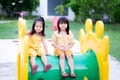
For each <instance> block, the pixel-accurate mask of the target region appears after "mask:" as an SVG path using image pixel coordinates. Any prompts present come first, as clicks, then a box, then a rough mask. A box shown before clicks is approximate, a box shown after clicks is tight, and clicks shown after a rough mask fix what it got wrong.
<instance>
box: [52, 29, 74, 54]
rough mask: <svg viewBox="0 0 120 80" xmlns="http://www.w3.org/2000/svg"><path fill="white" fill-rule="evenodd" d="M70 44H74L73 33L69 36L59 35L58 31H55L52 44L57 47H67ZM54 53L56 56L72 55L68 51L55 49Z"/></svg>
mask: <svg viewBox="0 0 120 80" xmlns="http://www.w3.org/2000/svg"><path fill="white" fill-rule="evenodd" d="M70 43H74V37H73V33H72V32H71V31H70V32H69V35H61V34H58V31H55V32H54V33H53V36H52V44H56V45H59V46H63V47H66V46H68V45H69V44H70ZM54 53H55V55H56V56H59V55H60V54H61V53H64V54H72V51H71V50H67V51H66V52H62V51H61V50H59V49H54Z"/></svg>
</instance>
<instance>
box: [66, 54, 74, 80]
mask: <svg viewBox="0 0 120 80" xmlns="http://www.w3.org/2000/svg"><path fill="white" fill-rule="evenodd" d="M66 57H67V59H68V64H69V66H70V69H71V74H70V76H71V77H73V78H75V77H76V76H75V74H74V62H73V59H72V56H71V54H67V55H66Z"/></svg>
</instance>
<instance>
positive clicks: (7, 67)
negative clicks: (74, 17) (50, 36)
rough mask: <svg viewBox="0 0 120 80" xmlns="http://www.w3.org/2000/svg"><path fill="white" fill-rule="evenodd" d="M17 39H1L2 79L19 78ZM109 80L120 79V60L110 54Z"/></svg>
mask: <svg viewBox="0 0 120 80" xmlns="http://www.w3.org/2000/svg"><path fill="white" fill-rule="evenodd" d="M16 41H17V40H16V39H14V40H13V39H11V40H10V39H9V40H8V39H0V80H17V79H16V59H17V58H16V55H17V45H18V43H17V42H16ZM47 43H48V46H49V52H50V53H53V52H52V51H53V47H51V45H50V41H49V40H47ZM72 50H74V51H75V52H79V42H78V41H76V40H75V45H74V47H73V48H72ZM109 64H110V70H109V80H120V79H119V74H120V62H118V61H117V60H116V59H115V58H114V57H111V56H110V55H109Z"/></svg>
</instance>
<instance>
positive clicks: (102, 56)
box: [17, 19, 109, 80]
mask: <svg viewBox="0 0 120 80" xmlns="http://www.w3.org/2000/svg"><path fill="white" fill-rule="evenodd" d="M19 22H21V24H18V26H19V31H20V34H19V45H18V55H17V80H108V71H109V63H108V51H109V37H108V36H103V38H101V36H102V34H103V32H104V24H103V23H102V21H98V22H97V23H96V26H95V33H94V32H92V20H91V19H87V20H86V23H85V30H86V33H85V32H84V29H81V30H80V51H81V52H80V53H76V54H75V55H73V60H74V65H75V74H76V78H70V77H68V78H62V77H61V73H60V68H59V60H58V58H57V57H55V56H47V60H48V62H49V63H50V64H52V68H51V69H50V70H49V71H48V72H43V64H42V62H41V60H40V58H38V57H37V58H36V62H37V64H38V66H39V67H38V71H37V73H36V74H32V72H31V66H30V61H29V56H28V48H29V47H28V45H29V43H28V39H29V37H27V36H26V35H25V34H26V27H25V25H26V23H25V21H24V19H19ZM19 22H18V23H19ZM23 25H24V27H23ZM22 30H23V31H22ZM48 48H49V47H48ZM66 62H67V61H66ZM65 70H66V71H67V73H69V72H70V71H69V67H68V65H65Z"/></svg>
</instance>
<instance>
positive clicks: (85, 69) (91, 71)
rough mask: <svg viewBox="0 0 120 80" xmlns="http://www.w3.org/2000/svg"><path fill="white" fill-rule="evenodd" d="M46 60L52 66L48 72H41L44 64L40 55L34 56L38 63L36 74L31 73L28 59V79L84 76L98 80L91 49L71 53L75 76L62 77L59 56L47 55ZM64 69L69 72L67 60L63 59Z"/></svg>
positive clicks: (59, 79)
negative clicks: (85, 51) (84, 51)
mask: <svg viewBox="0 0 120 80" xmlns="http://www.w3.org/2000/svg"><path fill="white" fill-rule="evenodd" d="M47 61H48V63H50V64H51V65H52V68H51V69H50V70H49V71H48V72H43V69H44V66H43V64H42V62H41V59H40V57H37V58H36V62H37V64H38V70H37V73H36V74H32V71H31V66H30V61H29V64H28V70H29V71H28V79H29V80H84V76H86V77H87V78H88V80H99V68H98V63H97V59H96V56H95V54H94V52H93V51H89V52H87V53H84V54H82V53H75V55H73V61H74V68H75V74H76V78H70V77H67V78H62V77H61V71H60V67H59V58H58V57H56V56H47ZM65 63H66V64H65V71H66V72H67V73H68V74H70V69H69V67H68V62H67V60H65Z"/></svg>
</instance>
